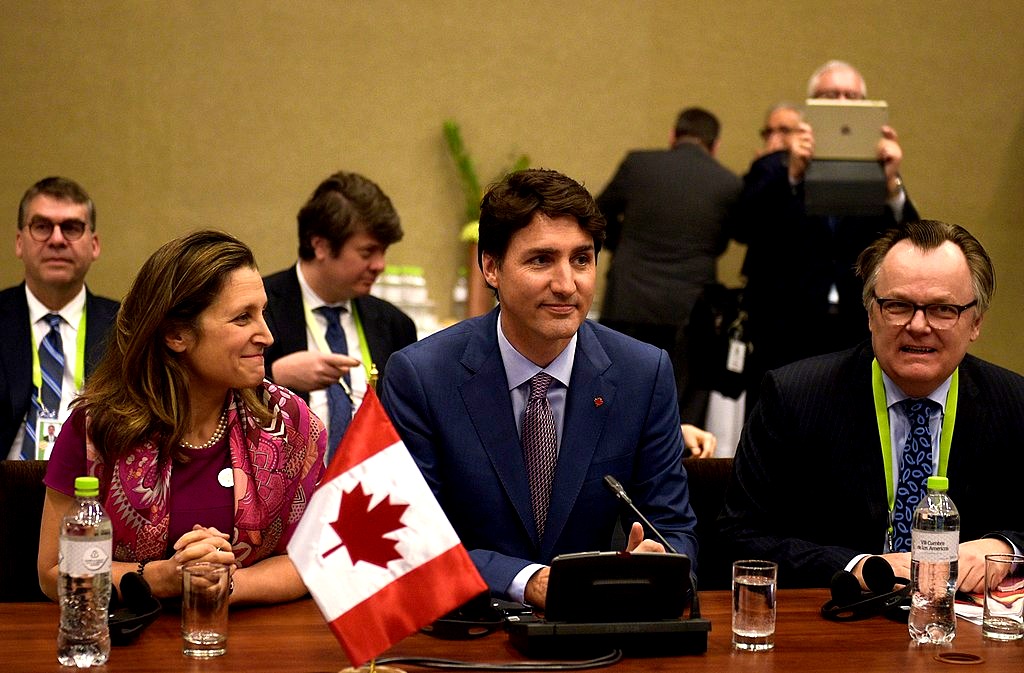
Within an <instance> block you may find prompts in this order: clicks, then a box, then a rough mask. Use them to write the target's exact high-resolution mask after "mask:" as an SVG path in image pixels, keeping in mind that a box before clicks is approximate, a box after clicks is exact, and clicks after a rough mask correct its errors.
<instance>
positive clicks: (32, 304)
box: [25, 283, 85, 330]
mask: <svg viewBox="0 0 1024 673" xmlns="http://www.w3.org/2000/svg"><path fill="white" fill-rule="evenodd" d="M25 298H26V300H28V319H29V322H30V323H31V324H33V325H35V324H36V323H37V322H39V321H40V320H42V319H43V317H44V316H46V315H47V314H49V313H56V314H57V315H59V316H60V317H61V318H62V319H63V320H64V322H66V323H67V324H68V325H70V326H71V328H72V329H74V330H77V329H78V323H80V322H81V321H82V311H84V310H85V285H83V286H82V289H80V290H79V291H78V294H76V295H75V298H74V299H72V300H71V301H69V302H68V303H67V304H65V305H64V306H63V307H62V308H61V309H60V310H59V311H51V310H50V309H48V308H47V307H46V305H45V304H43V302H41V301H39V299H38V298H37V297H36V296H35V295H34V294H32V290H30V289H28V284H27V283H26V284H25Z"/></svg>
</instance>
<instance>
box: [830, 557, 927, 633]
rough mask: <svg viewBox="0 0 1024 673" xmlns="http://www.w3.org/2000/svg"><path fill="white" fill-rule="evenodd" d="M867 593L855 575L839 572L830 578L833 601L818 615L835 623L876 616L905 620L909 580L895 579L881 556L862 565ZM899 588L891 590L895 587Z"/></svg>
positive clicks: (890, 567)
mask: <svg viewBox="0 0 1024 673" xmlns="http://www.w3.org/2000/svg"><path fill="white" fill-rule="evenodd" d="M861 574H862V575H863V576H864V583H865V584H867V585H868V591H861V588H860V581H859V580H858V579H857V578H856V576H855V575H854V574H853V573H851V572H847V571H846V570H840V571H839V572H837V573H836V574H835V575H833V576H832V585H831V588H832V600H830V601H828V602H827V603H825V604H824V605H823V606H821V616H822V617H824V618H825V619H829V620H832V621H834V622H853V621H857V620H859V619H867V618H868V617H874V616H875V615H885V616H886V617H888V618H889V619H893V620H896V621H907V616H908V612H907V610H906V609H905V607H906V606H907V605H908V604H909V598H910V580H908V579H906V578H903V577H896V575H895V573H893V570H892V566H890V565H889V562H888V561H886V560H885V559H884V558H882V557H881V556H869V557H868V558H866V559H864V565H863V566H861ZM897 583H898V584H900V585H901V586H900V587H899V588H897V589H895V590H894V589H893V587H894V586H895V585H896V584H897Z"/></svg>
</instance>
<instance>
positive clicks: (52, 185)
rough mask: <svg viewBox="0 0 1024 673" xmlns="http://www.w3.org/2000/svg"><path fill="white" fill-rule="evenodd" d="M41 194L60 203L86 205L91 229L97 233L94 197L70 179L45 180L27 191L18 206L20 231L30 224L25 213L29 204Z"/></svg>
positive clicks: (52, 178) (54, 178)
mask: <svg viewBox="0 0 1024 673" xmlns="http://www.w3.org/2000/svg"><path fill="white" fill-rule="evenodd" d="M40 194H45V195H46V196H49V197H50V198H53V199H56V200H58V201H70V202H71V203H77V204H79V205H84V206H85V207H86V209H87V210H88V211H89V228H90V229H91V230H92V231H96V205H95V204H94V203H93V202H92V197H90V196H89V194H88V192H86V191H85V190H84V189H83V188H82V185H80V184H78V183H77V182H75V181H74V180H71V179H69V178H61V177H49V178H43V179H42V180H40V181H39V182H37V183H36V184H34V185H32V186H31V187H29V188H28V189H27V190H26V191H25V194H24V195H23V196H22V197H21V203H20V204H18V229H21V228H22V227H24V226H25V225H26V224H28V223H27V222H26V221H25V211H26V210H28V204H30V203H31V202H32V199H34V198H36V197H37V196H39V195H40Z"/></svg>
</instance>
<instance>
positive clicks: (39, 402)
mask: <svg viewBox="0 0 1024 673" xmlns="http://www.w3.org/2000/svg"><path fill="white" fill-rule="evenodd" d="M43 320H45V321H46V322H47V323H48V324H49V325H50V331H49V332H47V333H46V336H44V337H43V340H42V341H41V342H40V343H39V370H40V373H41V374H42V383H41V385H40V386H39V395H38V396H37V397H36V398H35V399H33V400H32V406H30V407H29V410H28V414H26V415H25V435H24V439H23V440H22V442H21V457H22V458H24V459H25V460H32V459H34V458H35V457H36V456H35V452H36V445H37V442H38V437H36V420H37V419H38V418H39V414H40V413H43V414H45V415H49V416H53V417H54V418H56V417H57V413H58V412H59V411H60V396H61V387H62V385H63V382H64V341H63V340H62V339H61V336H60V316H59V315H57V314H56V313H47V314H46V315H45V316H43ZM50 448H53V447H50Z"/></svg>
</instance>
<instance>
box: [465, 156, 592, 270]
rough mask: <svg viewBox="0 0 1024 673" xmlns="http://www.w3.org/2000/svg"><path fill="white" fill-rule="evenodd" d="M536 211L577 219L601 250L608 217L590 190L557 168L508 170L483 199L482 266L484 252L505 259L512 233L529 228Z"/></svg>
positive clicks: (481, 210)
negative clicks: (554, 169) (595, 201)
mask: <svg viewBox="0 0 1024 673" xmlns="http://www.w3.org/2000/svg"><path fill="white" fill-rule="evenodd" d="M536 213H544V214H545V215H547V216H548V217H552V218H553V217H563V216H569V217H573V218H575V219H576V222H578V223H579V225H580V228H581V229H583V231H585V232H587V233H588V234H590V235H591V237H592V238H593V239H594V252H595V254H596V253H599V252H600V251H601V245H602V243H604V230H605V220H604V216H603V215H601V211H600V210H598V208H597V204H595V203H594V197H592V196H591V195H590V192H588V191H587V190H586V189H585V188H584V187H583V186H582V185H581V184H579V183H578V182H576V181H575V180H573V179H572V178H570V177H568V176H565V175H562V174H561V173H559V172H558V171H551V170H546V169H538V168H530V169H527V170H524V171H517V172H515V173H509V174H508V175H506V176H505V177H504V178H502V179H501V180H500V181H498V182H496V183H494V184H493V185H491V186H490V187H488V188H487V193H486V194H484V197H483V200H481V202H480V241H479V243H478V246H479V247H478V249H477V263H478V264H480V268H481V269H482V268H483V255H484V253H486V254H488V255H490V256H492V257H494V258H495V259H496V260H498V261H499V262H501V261H502V260H504V258H505V252H506V251H507V250H508V244H509V241H511V240H512V235H513V234H515V233H516V232H517V231H519V230H520V229H523V228H525V227H527V226H528V225H529V224H530V222H532V221H533V216H534V215H535V214H536Z"/></svg>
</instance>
